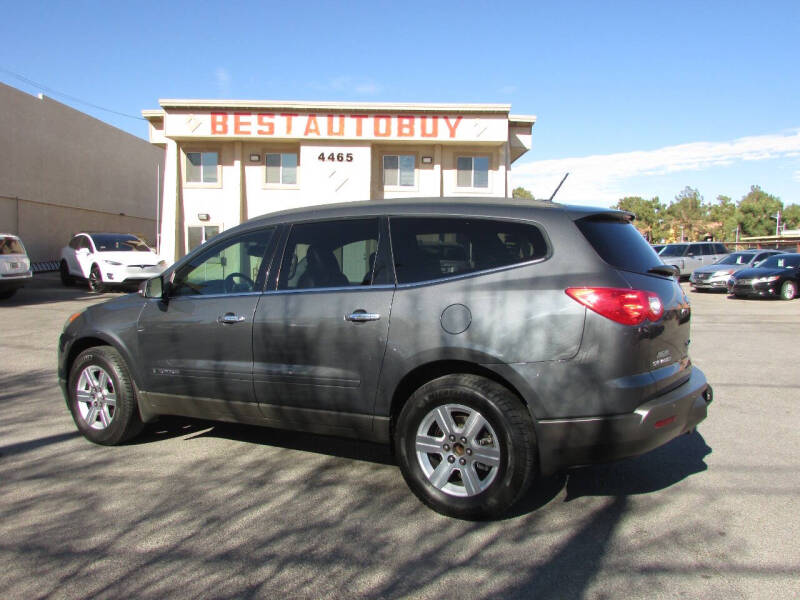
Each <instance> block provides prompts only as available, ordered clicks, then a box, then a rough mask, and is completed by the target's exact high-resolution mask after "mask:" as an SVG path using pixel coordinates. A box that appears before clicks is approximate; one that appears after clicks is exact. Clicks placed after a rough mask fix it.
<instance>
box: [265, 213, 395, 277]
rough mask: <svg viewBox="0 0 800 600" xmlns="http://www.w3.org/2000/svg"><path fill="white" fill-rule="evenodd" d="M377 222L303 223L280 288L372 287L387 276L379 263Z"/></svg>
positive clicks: (295, 229)
mask: <svg viewBox="0 0 800 600" xmlns="http://www.w3.org/2000/svg"><path fill="white" fill-rule="evenodd" d="M377 253H378V219H348V220H337V221H325V222H320V223H301V224H299V225H293V226H292V232H291V234H290V235H289V240H288V241H287V243H286V250H285V251H284V253H283V261H282V264H281V273H280V278H279V280H278V289H281V290H292V289H313V288H331V287H348V286H360V285H371V284H372V283H373V281H374V282H375V283H379V282H380V281H381V276H383V277H384V278H385V277H386V274H387V271H388V270H387V269H386V266H385V265H382V264H381V262H380V261H377V260H376V256H377Z"/></svg>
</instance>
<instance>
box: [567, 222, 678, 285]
mask: <svg viewBox="0 0 800 600" xmlns="http://www.w3.org/2000/svg"><path fill="white" fill-rule="evenodd" d="M575 224H576V225H577V226H578V229H580V231H581V233H582V234H583V235H584V237H585V238H586V239H587V240H588V241H589V243H590V244H591V245H592V247H593V248H594V249H595V252H597V253H598V254H599V255H600V258H602V259H603V260H604V261H606V262H607V263H608V264H610V265H611V266H612V267H615V268H617V269H621V270H623V271H632V272H634V273H647V271H648V270H649V269H651V268H652V267H655V266H656V265H660V264H661V260H660V259H659V258H658V255H657V254H656V253H655V251H654V250H653V248H652V247H651V246H650V244H648V243H647V240H645V239H644V238H643V237H642V234H641V233H639V231H638V230H637V229H636V227H634V226H633V224H632V223H631V222H630V221H624V220H620V219H616V218H613V217H610V218H609V217H604V216H600V217H597V216H595V217H587V218H584V219H580V220H578V221H575ZM669 248H670V247H669V246H667V247H666V248H664V250H662V256H663V255H664V253H665V252H666V251H667V250H669Z"/></svg>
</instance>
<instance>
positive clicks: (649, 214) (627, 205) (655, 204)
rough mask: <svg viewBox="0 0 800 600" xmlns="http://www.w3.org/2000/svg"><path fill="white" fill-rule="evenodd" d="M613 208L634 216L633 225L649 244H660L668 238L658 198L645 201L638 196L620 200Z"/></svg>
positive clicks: (663, 208)
mask: <svg viewBox="0 0 800 600" xmlns="http://www.w3.org/2000/svg"><path fill="white" fill-rule="evenodd" d="M613 208H616V209H617V210H626V211H628V212H632V213H633V214H634V215H636V220H635V221H634V225H636V228H637V229H638V230H639V231H640V232H641V233H642V235H643V236H644V237H645V238H647V239H648V240H649V241H650V242H652V243H655V242H660V241H661V240H663V239H666V238H667V237H669V224H668V223H667V222H665V220H664V217H665V216H666V215H665V214H664V210H665V206H664V205H663V204H662V203H661V201H660V200H659V199H658V196H656V197H655V198H651V199H650V200H645V199H644V198H642V197H640V196H626V197H625V198H621V199H620V200H619V202H617V203H616V204H615V205H614V206H613Z"/></svg>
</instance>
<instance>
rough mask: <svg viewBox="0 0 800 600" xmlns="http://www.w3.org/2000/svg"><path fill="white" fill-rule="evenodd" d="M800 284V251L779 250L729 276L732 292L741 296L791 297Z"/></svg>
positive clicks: (736, 295)
mask: <svg viewBox="0 0 800 600" xmlns="http://www.w3.org/2000/svg"><path fill="white" fill-rule="evenodd" d="M799 286H800V254H776V255H774V256H770V257H769V258H767V259H766V260H765V261H764V262H762V263H760V264H759V265H758V266H757V267H754V268H752V269H743V270H741V271H737V272H736V273H734V274H733V275H731V277H730V279H729V280H728V294H730V295H731V296H735V297H738V298H746V297H751V298H780V299H781V300H791V299H792V298H794V297H795V296H796V295H797V290H798V287H799Z"/></svg>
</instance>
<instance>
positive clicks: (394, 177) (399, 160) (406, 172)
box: [383, 154, 415, 187]
mask: <svg viewBox="0 0 800 600" xmlns="http://www.w3.org/2000/svg"><path fill="white" fill-rule="evenodd" d="M414 162H415V157H414V155H413V154H399V155H398V154H393V155H386V156H384V157H383V185H384V186H386V187H395V186H397V187H414Z"/></svg>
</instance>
